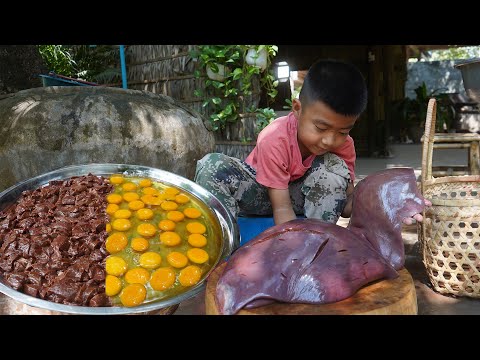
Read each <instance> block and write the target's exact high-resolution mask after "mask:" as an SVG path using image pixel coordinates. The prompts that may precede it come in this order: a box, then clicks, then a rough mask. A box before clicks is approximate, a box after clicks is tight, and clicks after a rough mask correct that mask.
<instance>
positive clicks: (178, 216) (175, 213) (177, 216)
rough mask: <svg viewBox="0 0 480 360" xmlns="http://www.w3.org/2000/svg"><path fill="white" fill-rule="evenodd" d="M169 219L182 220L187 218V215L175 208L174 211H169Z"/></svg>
mask: <svg viewBox="0 0 480 360" xmlns="http://www.w3.org/2000/svg"><path fill="white" fill-rule="evenodd" d="M167 219H169V220H172V221H175V222H180V221H182V220H183V219H185V215H183V213H182V212H180V211H177V210H173V211H169V212H168V213H167Z"/></svg>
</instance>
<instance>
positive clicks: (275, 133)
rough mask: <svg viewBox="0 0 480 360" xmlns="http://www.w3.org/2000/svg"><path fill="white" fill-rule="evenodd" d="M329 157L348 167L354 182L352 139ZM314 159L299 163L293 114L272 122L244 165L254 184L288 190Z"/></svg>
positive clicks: (261, 135) (259, 137)
mask: <svg viewBox="0 0 480 360" xmlns="http://www.w3.org/2000/svg"><path fill="white" fill-rule="evenodd" d="M332 153H334V154H336V155H338V156H340V157H341V158H342V159H343V160H345V163H346V164H347V166H348V170H349V171H350V177H351V181H352V182H353V180H354V179H355V159H356V154H355V146H354V143H353V139H352V137H351V136H348V137H347V140H346V141H345V143H344V144H343V145H342V146H340V147H339V148H338V149H336V150H335V151H332ZM314 159H315V155H310V156H309V157H307V158H306V159H305V160H304V161H302V154H301V153H300V148H299V146H298V141H297V119H296V117H295V115H294V114H293V112H290V113H289V114H288V115H287V116H282V117H279V118H277V119H275V120H274V121H273V122H272V123H270V124H269V125H268V126H267V127H266V128H265V129H263V130H262V131H261V132H260V134H258V138H257V145H256V146H255V148H254V149H253V150H252V152H251V153H250V154H249V155H248V156H247V158H246V159H245V162H246V163H247V164H248V165H250V166H251V167H252V168H254V169H255V171H256V173H257V176H256V180H257V181H258V182H259V183H260V184H262V185H264V186H266V187H270V188H274V189H288V184H289V183H290V182H292V181H294V180H296V179H298V178H300V177H302V176H303V175H304V174H305V173H306V172H307V170H308V169H309V168H310V167H311V166H312V163H313V160H314Z"/></svg>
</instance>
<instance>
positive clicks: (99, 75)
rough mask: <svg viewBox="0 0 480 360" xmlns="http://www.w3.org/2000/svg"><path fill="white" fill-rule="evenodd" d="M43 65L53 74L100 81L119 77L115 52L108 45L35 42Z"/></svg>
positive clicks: (117, 55) (117, 79) (103, 82)
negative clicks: (44, 43) (38, 43)
mask: <svg viewBox="0 0 480 360" xmlns="http://www.w3.org/2000/svg"><path fill="white" fill-rule="evenodd" d="M38 51H39V52H40V55H41V56H42V58H43V60H44V61H45V64H46V66H47V68H48V69H49V70H50V71H53V72H55V73H57V74H60V75H64V76H69V77H74V78H78V79H82V80H87V81H94V82H97V83H100V84H106V83H112V82H115V81H119V80H120V79H121V71H120V68H119V51H118V47H117V46H112V45H38Z"/></svg>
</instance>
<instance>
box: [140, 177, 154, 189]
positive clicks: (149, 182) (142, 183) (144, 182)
mask: <svg viewBox="0 0 480 360" xmlns="http://www.w3.org/2000/svg"><path fill="white" fill-rule="evenodd" d="M138 185H140V186H141V187H149V186H152V180H150V179H142V180H140V182H139V183H138Z"/></svg>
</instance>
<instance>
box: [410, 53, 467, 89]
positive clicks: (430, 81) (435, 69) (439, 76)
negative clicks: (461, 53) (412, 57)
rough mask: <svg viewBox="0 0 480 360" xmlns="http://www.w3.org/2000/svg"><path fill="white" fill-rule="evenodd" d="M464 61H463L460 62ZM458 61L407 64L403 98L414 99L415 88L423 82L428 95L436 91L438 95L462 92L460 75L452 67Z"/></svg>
mask: <svg viewBox="0 0 480 360" xmlns="http://www.w3.org/2000/svg"><path fill="white" fill-rule="evenodd" d="M462 61H464V60H462ZM457 62H459V61H453V60H446V61H428V62H427V61H421V62H420V61H419V62H415V63H408V65H407V71H408V75H407V82H406V84H405V96H406V97H409V98H415V96H416V95H415V88H417V87H418V86H420V85H422V82H423V81H425V85H426V86H427V91H428V93H431V92H433V91H434V90H436V89H442V90H439V91H438V92H439V93H455V92H464V91H465V89H464V88H463V80H462V73H461V71H460V70H459V69H456V68H454V65H455V64H456V63H457Z"/></svg>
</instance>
